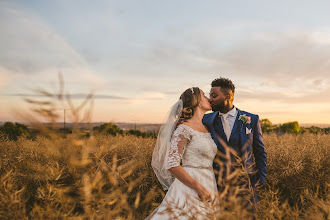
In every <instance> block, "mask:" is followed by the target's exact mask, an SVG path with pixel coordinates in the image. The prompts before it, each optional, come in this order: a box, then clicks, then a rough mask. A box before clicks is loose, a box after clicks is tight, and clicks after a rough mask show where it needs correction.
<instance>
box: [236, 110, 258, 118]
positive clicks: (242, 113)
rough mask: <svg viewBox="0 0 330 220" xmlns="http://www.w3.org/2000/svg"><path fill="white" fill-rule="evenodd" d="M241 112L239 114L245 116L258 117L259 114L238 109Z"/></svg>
mask: <svg viewBox="0 0 330 220" xmlns="http://www.w3.org/2000/svg"><path fill="white" fill-rule="evenodd" d="M239 111H240V112H241V115H244V114H245V115H246V116H250V117H251V118H259V115H256V114H252V113H251V112H247V111H243V110H239Z"/></svg>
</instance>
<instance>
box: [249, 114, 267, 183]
mask: <svg viewBox="0 0 330 220" xmlns="http://www.w3.org/2000/svg"><path fill="white" fill-rule="evenodd" d="M252 147H253V155H254V159H255V162H256V168H257V170H258V172H257V174H256V175H257V181H260V183H262V184H265V182H266V173H267V153H266V149H265V145H264V142H263V138H262V131H261V125H260V121H259V116H257V122H256V128H255V132H254V134H253V145H252Z"/></svg>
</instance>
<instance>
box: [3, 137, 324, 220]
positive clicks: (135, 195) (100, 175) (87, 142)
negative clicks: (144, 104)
mask: <svg viewBox="0 0 330 220" xmlns="http://www.w3.org/2000/svg"><path fill="white" fill-rule="evenodd" d="M264 139H265V145H266V149H267V153H268V176H267V186H266V187H265V188H263V189H261V191H260V199H259V203H258V213H257V216H258V217H259V218H260V219H295V218H296V219H304V218H310V217H313V218H311V219H326V218H328V217H329V205H330V203H329V199H330V198H329V160H328V158H329V155H328V154H329V147H330V146H329V141H330V136H329V135H310V134H304V135H298V136H294V135H284V136H276V135H265V136H264ZM154 144H155V139H152V138H149V139H143V138H137V137H133V136H126V137H120V136H119V137H113V136H106V135H100V136H92V137H91V138H89V139H87V138H86V139H81V138H76V137H74V135H73V136H70V137H69V138H61V137H57V138H56V139H53V138H42V137H39V138H38V139H37V140H35V141H32V140H28V139H25V138H20V139H19V140H18V141H16V142H15V141H9V140H7V141H4V142H3V143H1V148H0V161H1V164H0V166H1V167H0V168H1V169H0V174H1V187H0V198H1V203H0V204H1V205H0V207H1V208H0V216H1V217H2V218H7V219H15V218H21V219H24V218H28V217H30V218H38V219H39V218H44V219H45V218H49V219H53V218H67V217H74V216H76V217H81V218H84V217H89V218H90V217H93V218H96V219H97V218H108V219H112V218H117V217H121V218H123V219H143V218H145V217H147V216H148V215H149V214H150V213H151V212H152V211H153V209H154V208H155V207H157V205H158V204H159V203H160V202H161V200H162V198H163V196H164V193H163V192H162V190H161V187H160V185H159V183H158V181H157V178H156V177H155V175H154V173H153V170H152V168H151V166H150V162H151V155H152V151H153V147H154ZM223 205H224V204H223ZM235 216H236V217H237V213H236V214H235V213H234V212H226V211H223V212H222V217H221V218H223V219H235ZM243 217H244V216H243Z"/></svg>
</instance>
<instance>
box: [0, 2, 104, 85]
mask: <svg viewBox="0 0 330 220" xmlns="http://www.w3.org/2000/svg"><path fill="white" fill-rule="evenodd" d="M0 26H1V35H0V47H1V50H2V52H1V53H0V67H1V69H2V70H3V71H6V73H7V74H10V75H19V76H20V77H22V78H25V79H29V78H30V77H33V80H34V81H36V79H37V80H39V82H40V81H41V80H42V79H47V78H49V75H54V74H57V72H58V71H62V72H63V73H64V74H65V75H66V80H67V81H68V82H69V81H70V82H72V81H75V82H81V83H84V84H85V85H86V84H88V85H93V84H94V85H95V86H100V85H102V84H104V83H105V82H106V80H105V79H103V78H102V77H101V76H100V75H98V74H97V73H95V72H94V71H92V70H91V69H90V68H89V66H88V64H87V63H86V62H85V60H84V59H83V57H82V56H81V55H80V54H79V53H77V51H76V50H75V49H73V48H72V47H71V46H70V44H68V43H67V41H66V40H65V39H64V38H63V37H62V36H60V35H59V34H58V33H57V32H56V31H55V30H54V29H52V28H51V27H50V26H49V25H48V24H47V23H45V22H43V21H42V20H40V19H39V18H38V17H37V16H34V15H31V14H29V13H27V12H26V11H22V10H20V9H18V8H17V7H16V8H14V7H12V6H11V5H10V4H8V3H1V7H0Z"/></svg>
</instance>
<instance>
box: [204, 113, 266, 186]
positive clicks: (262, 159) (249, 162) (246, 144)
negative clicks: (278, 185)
mask: <svg viewBox="0 0 330 220" xmlns="http://www.w3.org/2000/svg"><path fill="white" fill-rule="evenodd" d="M236 109H237V108H236ZM243 114H245V115H246V116H250V117H251V123H250V124H244V123H243V122H242V121H241V120H238V118H239V117H240V115H243ZM203 124H204V125H205V126H207V127H208V129H209V131H210V133H211V135H212V138H213V140H214V141H215V143H216V145H217V147H218V151H219V153H220V154H221V153H222V154H226V151H225V148H224V146H223V145H222V144H221V143H220V142H219V140H218V139H217V136H218V137H220V138H221V139H222V140H223V141H224V142H222V143H225V144H226V145H227V146H229V147H230V148H232V149H233V150H235V152H237V155H238V156H239V157H244V156H245V159H244V161H245V163H244V165H245V167H250V169H249V170H250V172H251V171H254V173H253V174H249V178H250V183H251V186H252V187H253V189H255V187H256V183H257V182H260V183H262V184H264V183H265V181H266V170H267V158H266V156H267V154H266V151H265V146H264V143H263V138H262V132H261V126H260V121H259V116H258V115H254V114H251V113H249V112H245V111H241V110H239V109H237V117H236V120H235V123H234V126H233V129H232V132H231V135H230V138H229V141H227V138H226V135H225V132H224V130H223V126H222V122H221V118H220V117H219V112H213V113H210V114H206V115H205V116H204V118H203ZM231 157H232V159H231V160H232V161H233V160H236V159H235V157H234V156H233V155H231ZM216 159H219V160H220V161H221V163H222V165H223V166H226V165H227V164H228V161H226V159H225V158H224V157H221V156H219V155H217V156H216ZM253 161H255V165H253ZM213 168H214V170H215V174H216V179H217V180H218V178H219V175H221V177H222V178H225V175H226V172H222V173H219V170H220V167H219V164H218V163H214V165H213ZM231 169H232V170H233V169H235V168H233V167H232V168H231ZM218 189H219V190H220V186H219V185H218Z"/></svg>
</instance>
